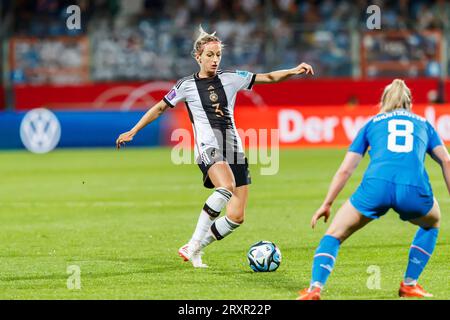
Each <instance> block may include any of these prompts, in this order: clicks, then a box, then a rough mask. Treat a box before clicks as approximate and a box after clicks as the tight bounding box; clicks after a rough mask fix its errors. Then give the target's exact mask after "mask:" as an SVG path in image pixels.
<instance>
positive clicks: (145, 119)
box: [116, 100, 169, 149]
mask: <svg viewBox="0 0 450 320" xmlns="http://www.w3.org/2000/svg"><path fill="white" fill-rule="evenodd" d="M168 107H169V105H167V103H165V102H164V100H161V101H159V102H158V103H157V104H155V105H154V106H153V107H151V108H150V109H149V110H148V111H147V112H146V113H145V114H144V115H143V116H142V118H141V119H140V120H139V121H138V123H136V125H135V126H134V127H133V128H132V129H131V130H130V131H127V132H124V133H122V134H121V135H120V136H119V137H118V138H117V140H116V147H117V149H120V147H122V146H124V145H125V143H126V142H130V141H131V140H133V137H134V136H135V135H136V133H138V132H139V130H141V129H142V128H144V127H145V126H146V125H148V124H149V123H150V122H152V121H154V120H156V119H157V118H158V117H159V116H160V115H161V114H162V113H163V112H164V111H166V110H167V108H168Z"/></svg>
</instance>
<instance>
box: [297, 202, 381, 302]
mask: <svg viewBox="0 0 450 320" xmlns="http://www.w3.org/2000/svg"><path fill="white" fill-rule="evenodd" d="M372 220H373V219H370V218H368V217H366V216H364V215H362V214H361V213H360V212H359V211H358V210H356V208H355V207H354V206H353V205H352V204H351V203H350V201H348V200H347V201H346V202H345V203H344V204H343V205H342V207H341V208H340V209H339V210H338V212H337V213H336V216H335V217H334V219H333V221H332V223H331V225H330V227H329V228H328V230H327V232H326V233H325V236H324V237H323V238H322V240H321V241H320V244H319V246H318V247H317V249H316V251H315V254H314V260H313V267H312V278H311V282H310V287H309V288H308V289H305V290H303V291H301V292H300V296H299V297H298V300H312V299H320V291H321V290H322V288H323V287H324V285H325V283H326V281H327V279H328V277H329V275H330V274H331V271H332V270H333V267H334V264H335V262H336V257H337V254H338V251H339V247H340V245H341V243H342V242H344V241H345V240H346V239H347V238H348V237H350V236H351V235H352V234H353V233H354V232H355V231H357V230H359V229H361V228H362V227H364V226H365V225H366V224H368V223H369V222H370V221H372Z"/></svg>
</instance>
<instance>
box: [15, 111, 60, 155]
mask: <svg viewBox="0 0 450 320" xmlns="http://www.w3.org/2000/svg"><path fill="white" fill-rule="evenodd" d="M60 137H61V125H60V124H59V121H58V119H57V118H56V116H55V115H54V114H53V112H51V111H50V110H47V109H43V108H41V109H33V110H31V111H29V112H28V113H27V114H26V115H25V117H24V118H23V120H22V123H21V124H20V138H21V139H22V143H23V144H24V146H25V147H26V148H27V149H28V150H29V151H31V152H33V153H47V152H49V151H52V150H53V149H54V148H55V147H56V146H57V144H58V142H59V139H60Z"/></svg>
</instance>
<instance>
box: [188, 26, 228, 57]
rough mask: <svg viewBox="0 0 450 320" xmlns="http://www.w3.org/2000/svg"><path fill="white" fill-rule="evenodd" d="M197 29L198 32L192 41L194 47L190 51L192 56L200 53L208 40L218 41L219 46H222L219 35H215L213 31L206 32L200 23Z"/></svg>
mask: <svg viewBox="0 0 450 320" xmlns="http://www.w3.org/2000/svg"><path fill="white" fill-rule="evenodd" d="M198 29H199V32H200V34H199V35H198V37H197V39H196V40H195V42H194V47H193V49H192V53H191V54H192V56H193V57H194V58H196V57H197V56H199V55H201V54H202V52H203V49H204V47H205V44H207V43H209V42H219V43H220V46H221V47H222V48H223V45H222V41H220V39H219V37H217V36H216V32H215V31H214V32H213V33H208V32H206V31H205V30H203V28H202V25H200V26H199V28H198Z"/></svg>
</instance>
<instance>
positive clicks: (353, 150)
mask: <svg viewBox="0 0 450 320" xmlns="http://www.w3.org/2000/svg"><path fill="white" fill-rule="evenodd" d="M369 147H370V150H369V154H370V157H371V161H370V164H369V166H368V168H367V170H366V172H365V174H364V177H363V180H362V182H361V184H360V185H359V187H358V189H357V190H356V191H355V193H354V194H353V195H352V196H351V197H350V199H349V200H347V201H346V202H345V203H344V204H343V205H342V207H341V208H340V209H339V210H338V211H337V213H336V216H335V218H334V219H333V222H332V223H331V225H330V227H329V228H328V230H327V231H326V234H325V236H324V237H323V238H322V240H321V241H320V244H319V246H318V248H317V249H316V252H315V255H314V259H313V267H312V279H311V283H310V287H309V288H307V289H304V290H302V291H301V292H300V296H299V297H298V299H299V300H318V299H320V291H321V290H322V288H323V286H324V285H325V282H326V280H327V278H328V276H329V275H330V273H331V271H332V269H333V266H334V263H335V260H336V256H337V253H338V250H339V246H340V245H341V244H342V242H343V241H345V239H347V238H348V237H350V235H352V234H353V233H354V232H355V231H357V230H358V229H360V228H362V227H364V226H365V225H366V224H367V223H369V222H370V221H372V220H374V219H378V218H380V217H381V216H382V215H384V214H385V213H386V212H387V211H388V210H389V209H393V210H394V211H396V212H397V213H398V214H399V216H400V219H402V220H404V221H409V222H411V223H412V224H415V225H418V226H419V229H418V231H417V233H416V236H415V238H414V240H413V242H412V245H411V248H410V251H409V261H408V265H407V267H406V272H405V275H404V279H403V281H402V282H401V284H400V290H399V295H400V296H401V297H430V296H432V295H431V294H429V293H427V292H426V291H425V290H424V289H423V288H422V287H421V286H420V285H418V284H417V280H418V278H419V276H420V274H421V273H422V271H423V269H424V268H425V266H426V264H427V262H428V260H429V259H430V257H431V254H432V253H433V250H434V247H435V245H436V240H437V235H438V230H439V220H440V210H439V205H438V203H437V201H436V199H435V198H434V197H433V191H432V189H431V185H430V182H429V179H428V174H427V172H426V170H425V165H424V161H425V156H426V154H427V153H428V154H430V155H431V157H432V158H433V159H434V160H435V161H436V162H437V163H439V165H440V166H441V167H442V171H443V175H444V180H445V183H446V185H447V189H448V191H449V192H450V156H449V154H448V151H447V148H446V147H445V146H444V145H443V143H442V140H441V139H440V138H439V136H438V134H437V132H436V131H435V130H434V128H433V127H432V126H431V124H430V123H429V122H428V121H426V120H425V119H424V118H422V117H419V116H417V115H415V114H414V113H412V112H411V92H410V90H409V89H408V87H407V86H406V84H405V83H404V82H403V81H402V80H399V79H396V80H394V81H393V82H392V83H391V84H390V85H388V86H387V87H386V88H385V90H384V93H383V95H382V98H381V111H380V113H379V114H378V115H376V116H374V117H373V118H372V119H371V120H369V121H368V122H367V124H366V125H365V126H364V127H363V128H362V129H361V130H360V131H359V133H358V135H357V136H356V138H355V139H354V141H353V143H352V144H351V146H350V148H349V150H348V152H347V154H346V156H345V158H344V160H343V162H342V164H341V166H340V168H339V169H338V171H337V173H336V174H335V176H334V178H333V180H332V182H331V185H330V187H329V190H328V194H327V196H326V198H325V200H324V202H323V204H322V205H321V207H320V208H319V209H318V210H317V211H316V213H315V214H314V216H313V217H312V220H311V226H312V227H313V228H314V227H315V225H316V223H317V221H318V220H319V219H320V218H322V217H323V218H325V222H326V221H327V220H328V218H329V217H330V210H331V205H332V204H333V202H334V200H335V199H336V197H337V196H338V194H339V193H340V191H341V190H342V189H343V188H344V186H345V184H346V182H347V181H348V179H349V178H350V176H351V175H352V173H353V171H354V170H355V169H356V167H357V166H358V164H359V162H360V160H361V159H362V157H363V155H364V154H365V152H366V151H367V150H368V148H369Z"/></svg>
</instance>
